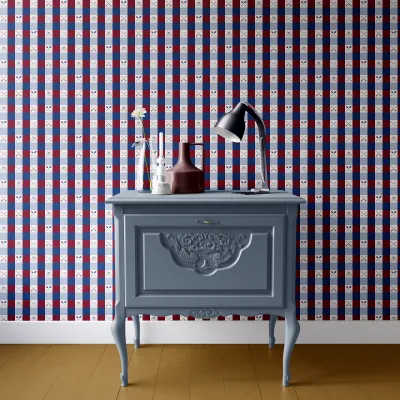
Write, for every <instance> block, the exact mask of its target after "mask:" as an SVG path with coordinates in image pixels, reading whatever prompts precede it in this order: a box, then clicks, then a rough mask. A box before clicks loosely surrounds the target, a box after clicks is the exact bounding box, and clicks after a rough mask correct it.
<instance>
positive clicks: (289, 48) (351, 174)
mask: <svg viewBox="0 0 400 400" xmlns="http://www.w3.org/2000/svg"><path fill="white" fill-rule="evenodd" d="M398 71H399V9H398V2H397V0H394V1H375V2H371V1H368V2H367V1H366V0H361V1H360V0H354V1H352V0H347V1H342V0H341V1H335V0H332V1H329V2H328V1H315V0H313V1H307V0H301V1H300V0H293V1H292V0H287V1H254V0H243V1H242V0H240V1H234V0H231V1H229V0H226V1H214V0H213V1H194V0H190V1H188V0H186V1H183V0H182V1H176V0H164V1H161V0H160V1H156V0H151V1H133V0H120V1H111V0H107V1H104V0H99V1H96V0H93V1H89V0H88V1H82V0H79V1H78V0H75V1H73V0H70V1H67V0H61V1H60V0H54V1H50V0H35V1H27V0H21V1H19V0H18V1H15V0H9V1H8V3H7V2H2V3H1V4H0V113H1V116H0V124H1V125H0V126H1V127H3V130H2V131H0V154H1V163H0V167H1V170H0V174H1V175H0V219H1V222H0V227H1V229H0V320H109V319H112V313H113V311H112V305H113V272H112V266H113V264H112V263H113V250H112V247H113V242H112V238H113V236H112V235H113V234H112V231H113V228H112V210H111V208H110V207H108V206H105V204H104V200H105V199H106V198H107V197H109V196H111V195H112V194H115V193H118V192H119V191H120V190H121V189H125V188H130V189H133V188H134V185H135V183H134V181H135V150H134V149H130V147H129V145H130V144H131V143H133V142H134V141H135V134H140V129H139V127H136V128H135V121H134V120H133V119H131V118H130V117H129V114H130V112H131V111H132V110H133V109H134V108H135V106H137V105H140V106H144V107H145V108H146V109H147V110H148V118H146V119H145V125H146V128H147V129H149V130H150V133H151V135H152V136H153V137H155V136H156V135H157V133H158V131H160V130H162V131H163V132H165V134H166V136H167V143H166V149H167V164H168V165H172V164H173V163H174V162H175V161H176V159H177V156H178V154H177V152H178V143H179V141H181V140H187V139H189V140H190V141H197V142H203V143H204V145H205V147H204V156H205V161H206V162H205V164H206V165H205V169H206V185H207V187H208V188H210V189H222V190H223V189H226V190H230V189H231V188H232V187H234V188H248V187H249V188H251V187H254V185H255V184H256V183H259V182H256V181H257V180H259V167H258V163H257V162H256V160H257V153H258V146H257V140H256V137H255V134H256V131H255V126H254V121H249V122H248V130H249V132H248V135H246V137H247V138H248V141H247V142H244V143H241V144H240V145H239V144H234V145H232V144H229V143H225V142H224V141H223V139H221V138H218V137H216V136H215V135H213V134H211V132H210V127H212V126H213V124H214V122H215V121H216V120H217V118H218V116H219V115H221V114H222V113H224V112H226V111H228V110H229V109H230V107H232V106H233V105H235V104H236V103H238V102H239V101H248V102H249V103H251V104H253V105H254V106H255V107H256V108H257V110H258V111H259V112H260V113H262V115H263V118H264V120H265V122H266V125H267V130H268V133H269V142H268V160H267V161H268V165H269V171H270V180H271V186H272V187H278V188H280V189H283V188H286V189H287V190H289V191H293V192H294V193H295V194H298V195H301V196H303V197H304V198H306V199H307V204H306V205H305V206H302V207H301V210H300V222H299V231H298V259H297V261H298V276H297V281H298V282H297V283H298V286H297V287H298V295H297V297H298V298H297V300H298V303H297V304H298V316H299V318H301V319H328V320H329V319H341V320H343V319H354V320H357V319H376V320H379V319H398V317H399V309H398V301H399V274H398V261H399V250H398V244H399V232H398V228H399V216H398V212H399V188H398V181H399V175H398V174H399V153H398V152H399V140H398V129H399V126H398V123H399V92H398V91H399V76H398ZM193 156H194V158H195V160H196V163H197V164H198V165H200V164H201V153H193ZM146 318H147V319H150V317H149V316H146V317H145V319H146ZM168 318H172V319H180V317H179V316H173V317H168ZM232 318H234V319H240V317H239V316H236V317H232ZM263 318H266V317H265V316H259V317H257V318H256V319H263ZM249 319H253V318H249Z"/></svg>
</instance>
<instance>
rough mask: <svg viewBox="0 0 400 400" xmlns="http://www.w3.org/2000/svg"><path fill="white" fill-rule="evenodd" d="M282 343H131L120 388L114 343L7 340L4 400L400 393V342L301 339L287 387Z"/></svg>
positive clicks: (237, 399)
mask: <svg viewBox="0 0 400 400" xmlns="http://www.w3.org/2000/svg"><path fill="white" fill-rule="evenodd" d="M282 351H283V347H282V345H277V346H276V348H275V349H273V350H270V349H269V348H268V346H266V345H164V346H162V345H159V346H157V345H147V346H146V345H144V346H143V347H142V348H141V349H139V350H134V349H133V346H128V354H129V360H130V361H129V386H128V387H126V388H121V387H120V380H119V374H120V362H119V356H118V353H117V350H116V347H115V346H114V345H0V399H2V400H13V399H16V400H24V399H29V400H35V399H46V400H50V399H52V400H53V399H54V400H63V399H68V400H73V399H85V400H89V399H93V400H101V399H105V400H110V399H134V400H151V399H154V400H189V399H192V400H220V399H227V400H253V399H254V400H260V399H263V400H267V399H268V400H273V399H290V400H295V399H301V400H306V399H310V400H312V399H316V400H324V399H336V400H347V399H348V400H368V399H372V400H391V399H400V346H396V345H375V346H374V345H296V347H295V349H294V352H293V356H292V377H293V381H292V382H293V385H292V386H291V387H289V388H282V386H281V378H282V376H281V374H282V371H281V364H282Z"/></svg>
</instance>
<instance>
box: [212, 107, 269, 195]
mask: <svg viewBox="0 0 400 400" xmlns="http://www.w3.org/2000/svg"><path fill="white" fill-rule="evenodd" d="M246 111H247V112H248V113H249V114H250V115H251V116H252V117H253V118H254V119H255V121H256V123H257V127H258V134H259V138H260V151H261V179H262V186H261V189H260V190H259V191H254V189H253V191H252V192H250V193H249V192H242V193H243V194H267V193H269V187H268V181H267V164H266V154H265V125H264V122H263V121H262V119H261V117H260V114H258V112H257V111H256V110H255V109H254V107H253V106H251V105H250V104H249V103H239V104H238V105H237V106H236V107H235V108H234V109H233V110H232V111H230V112H228V113H227V114H225V115H223V116H222V117H221V118H220V119H219V121H218V122H217V123H216V124H215V127H214V132H216V133H218V135H220V136H222V137H223V138H225V139H226V140H228V141H230V142H236V143H239V142H240V141H241V140H242V138H243V135H244V130H245V128H246V123H245V121H244V117H245V112H246ZM239 193H240V192H239Z"/></svg>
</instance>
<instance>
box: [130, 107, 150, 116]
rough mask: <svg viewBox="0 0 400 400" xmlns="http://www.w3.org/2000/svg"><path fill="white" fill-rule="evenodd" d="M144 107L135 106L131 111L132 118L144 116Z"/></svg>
mask: <svg viewBox="0 0 400 400" xmlns="http://www.w3.org/2000/svg"><path fill="white" fill-rule="evenodd" d="M146 112H147V111H146V109H145V108H142V107H136V108H135V109H134V110H133V112H132V114H131V115H132V118H144V117H145V114H146Z"/></svg>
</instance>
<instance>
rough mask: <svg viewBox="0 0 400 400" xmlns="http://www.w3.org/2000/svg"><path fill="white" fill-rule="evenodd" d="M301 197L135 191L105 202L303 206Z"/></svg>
mask: <svg viewBox="0 0 400 400" xmlns="http://www.w3.org/2000/svg"><path fill="white" fill-rule="evenodd" d="M305 202H306V200H305V199H303V198H302V197H298V196H295V195H294V194H292V193H288V192H285V191H283V190H271V192H270V193H269V194H259V195H243V194H239V193H238V192H229V191H223V190H221V191H216V190H214V191H211V190H210V191H206V192H204V193H198V194H172V195H168V196H158V195H153V194H151V193H140V192H137V191H135V190H124V191H121V193H119V194H117V195H115V196H112V197H110V198H108V199H107V200H106V203H107V204H172V203H173V204H193V203H201V204H205V203H208V204H212V203H216V204H221V203H225V204H283V203H284V204H288V203H290V204H304V203H305Z"/></svg>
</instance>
